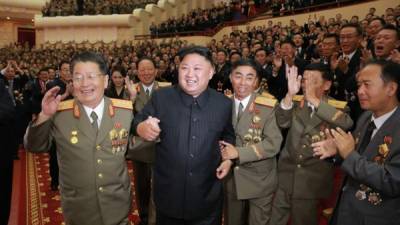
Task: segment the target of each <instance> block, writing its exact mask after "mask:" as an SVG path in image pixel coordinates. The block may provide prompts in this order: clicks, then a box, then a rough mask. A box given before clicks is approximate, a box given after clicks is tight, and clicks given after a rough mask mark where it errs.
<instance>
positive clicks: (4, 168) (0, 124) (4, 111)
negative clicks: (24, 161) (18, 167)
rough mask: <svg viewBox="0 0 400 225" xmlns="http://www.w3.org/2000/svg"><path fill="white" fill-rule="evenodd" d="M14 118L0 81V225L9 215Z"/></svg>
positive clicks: (13, 110)
mask: <svg viewBox="0 0 400 225" xmlns="http://www.w3.org/2000/svg"><path fill="white" fill-rule="evenodd" d="M14 117H15V109H14V104H13V102H12V100H11V97H10V95H9V94H8V92H7V89H6V88H5V85H4V82H3V80H1V79H0V143H1V157H0V183H1V185H0V209H1V210H0V224H7V223H8V217H9V213H10V203H11V190H12V176H13V175H12V174H13V150H14V149H13V145H12V143H10V139H12V137H13V134H12V133H10V129H11V128H12V127H13V123H14Z"/></svg>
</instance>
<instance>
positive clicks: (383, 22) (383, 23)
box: [368, 17, 386, 26]
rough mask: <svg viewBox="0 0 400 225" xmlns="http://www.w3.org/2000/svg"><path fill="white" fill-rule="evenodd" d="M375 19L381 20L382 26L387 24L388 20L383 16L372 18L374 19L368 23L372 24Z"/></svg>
mask: <svg viewBox="0 0 400 225" xmlns="http://www.w3.org/2000/svg"><path fill="white" fill-rule="evenodd" d="M374 20H379V22H380V23H381V25H382V26H384V25H386V21H385V20H384V19H383V18H381V17H375V18H372V19H371V20H370V21H369V23H368V24H371V22H372V21H374Z"/></svg>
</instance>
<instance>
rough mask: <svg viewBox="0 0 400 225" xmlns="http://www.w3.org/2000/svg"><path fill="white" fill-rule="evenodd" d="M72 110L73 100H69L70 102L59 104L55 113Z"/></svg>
mask: <svg viewBox="0 0 400 225" xmlns="http://www.w3.org/2000/svg"><path fill="white" fill-rule="evenodd" d="M73 108H74V100H73V99H70V100H66V101H62V102H60V104H59V105H58V107H57V111H64V110H68V109H73Z"/></svg>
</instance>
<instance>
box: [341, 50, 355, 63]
mask: <svg viewBox="0 0 400 225" xmlns="http://www.w3.org/2000/svg"><path fill="white" fill-rule="evenodd" d="M356 51H357V49H356V50H354V51H353V52H352V53H350V54H348V55H347V54H344V53H343V57H344V56H347V57H349V61H350V60H351V58H353V56H354V54H356Z"/></svg>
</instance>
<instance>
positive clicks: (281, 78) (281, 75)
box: [268, 57, 307, 101]
mask: <svg viewBox="0 0 400 225" xmlns="http://www.w3.org/2000/svg"><path fill="white" fill-rule="evenodd" d="M294 65H295V66H297V68H298V72H299V75H303V72H304V68H305V67H306V65H307V62H306V61H305V60H303V59H300V58H297V57H296V58H295V60H294ZM271 70H272V68H271ZM270 73H271V74H272V71H271V72H270ZM287 82H288V81H287V78H286V66H285V61H283V63H282V66H281V68H280V69H279V71H278V75H277V76H276V77H274V76H271V77H270V78H269V79H268V89H269V92H270V93H271V94H272V95H273V96H275V98H277V99H278V100H279V101H280V100H282V99H283V98H284V97H285V95H286V93H287V91H288V86H287Z"/></svg>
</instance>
